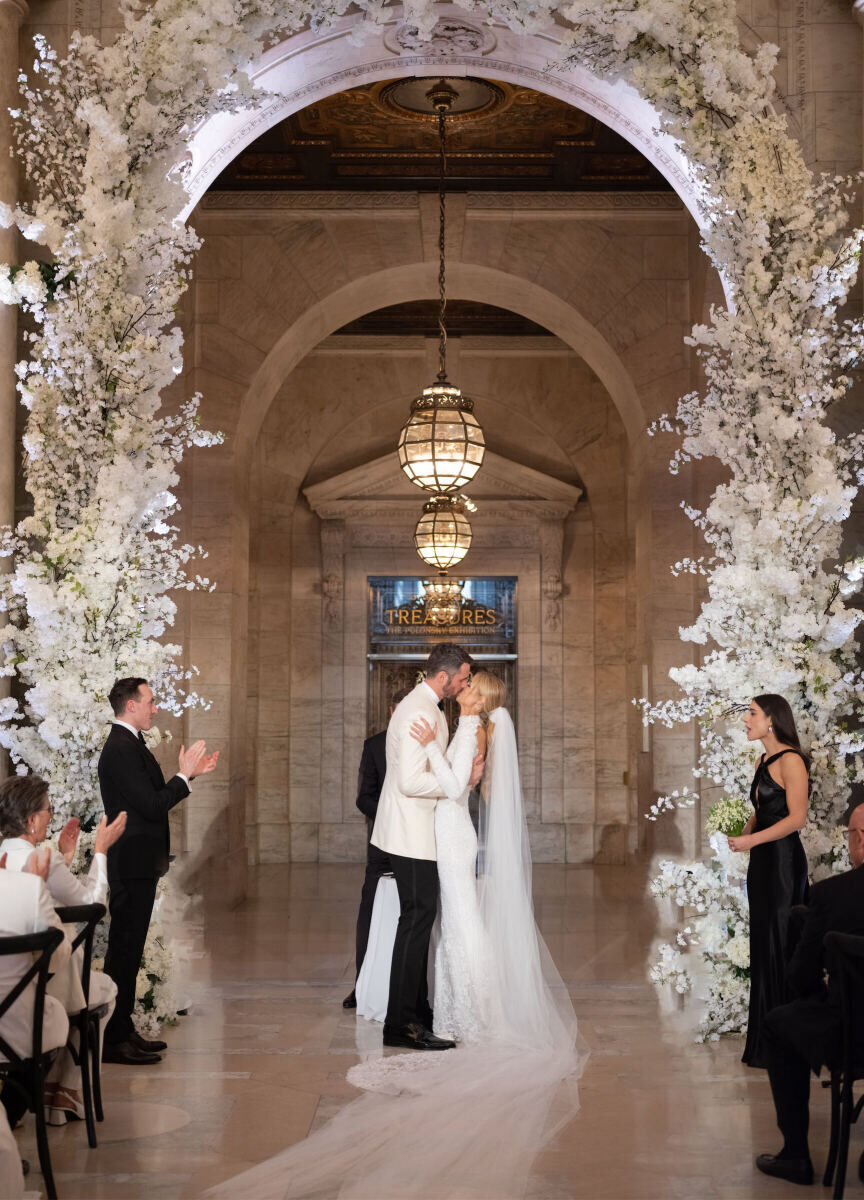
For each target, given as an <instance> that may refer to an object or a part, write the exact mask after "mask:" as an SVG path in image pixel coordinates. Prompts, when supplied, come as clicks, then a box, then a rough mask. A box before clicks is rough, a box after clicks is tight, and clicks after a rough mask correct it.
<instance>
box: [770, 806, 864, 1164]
mask: <svg viewBox="0 0 864 1200" xmlns="http://www.w3.org/2000/svg"><path fill="white" fill-rule="evenodd" d="M849 857H850V859H851V860H852V870H851V871H846V872H845V874H843V875H834V876H832V877H831V878H829V879H823V880H822V882H821V883H817V884H815V885H814V887H813V889H812V891H811V893H810V905H809V908H808V911H807V916H806V918H805V920H804V924H803V927H802V930H801V937H800V939H799V941H798V945H797V946H796V948H795V952H794V954H793V955H792V959H791V961H790V963H789V968H788V972H787V977H788V981H789V986H790V988H791V990H792V992H793V994H794V995H796V996H797V997H798V999H796V1000H793V1001H792V1002H791V1003H790V1004H781V1005H780V1006H779V1007H778V1008H774V1009H772V1010H771V1012H770V1013H769V1014H768V1016H767V1018H766V1021H765V1029H764V1034H765V1043H764V1044H765V1050H766V1057H767V1065H768V1078H769V1079H770V1081H771V1093H772V1095H773V1097H774V1107H775V1109H776V1110H777V1125H778V1126H779V1129H780V1132H781V1133H782V1134H783V1139H784V1140H783V1149H782V1150H781V1151H780V1153H779V1154H760V1155H759V1157H758V1158H757V1159H756V1166H757V1167H758V1168H759V1170H760V1171H763V1172H764V1173H765V1174H766V1175H774V1176H777V1178H779V1179H785V1180H787V1182H789V1183H801V1184H808V1183H812V1182H813V1164H812V1162H811V1161H810V1148H809V1145H808V1142H807V1131H808V1127H809V1123H810V1113H809V1103H810V1071H811V1070H812V1071H813V1072H814V1074H816V1075H818V1074H819V1072H820V1071H821V1069H822V1067H823V1065H828V1066H829V1067H830V1066H831V1065H832V1063H835V1062H836V1061H837V1058H838V1056H839V1053H840V1046H841V1017H840V998H839V996H838V995H837V991H836V988H835V987H834V986H832V982H831V980H829V981H828V987H827V988H826V987H825V982H824V974H823V971H824V955H823V946H822V942H823V939H824V937H825V934H826V933H831V932H838V933H851V934H856V935H858V936H864V870H861V865H862V863H864V804H859V805H858V807H857V808H855V809H853V811H852V816H851V817H850V819H849ZM861 1049H862V1052H864V1039H862V1046H861Z"/></svg>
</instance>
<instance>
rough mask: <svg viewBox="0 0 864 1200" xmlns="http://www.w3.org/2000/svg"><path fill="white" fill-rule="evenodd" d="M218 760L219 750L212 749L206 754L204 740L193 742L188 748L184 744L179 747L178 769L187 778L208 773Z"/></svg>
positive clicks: (214, 768)
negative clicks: (211, 751)
mask: <svg viewBox="0 0 864 1200" xmlns="http://www.w3.org/2000/svg"><path fill="white" fill-rule="evenodd" d="M218 761H219V751H218V750H214V751H213V753H212V754H208V753H207V743H206V742H204V741H198V742H193V743H192V745H191V746H190V747H189V749H188V750H187V749H186V747H185V746H181V747H180V757H179V762H178V766H179V771H180V774H181V775H185V776H186V778H187V779H189V780H192V779H195V778H196V777H197V776H198V775H209V774H210V772H211V771H215V770H216V764H217V762H218Z"/></svg>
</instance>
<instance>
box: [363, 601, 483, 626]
mask: <svg viewBox="0 0 864 1200" xmlns="http://www.w3.org/2000/svg"><path fill="white" fill-rule="evenodd" d="M500 619H501V618H500V614H499V613H498V612H497V611H496V610H495V609H494V608H486V607H485V606H484V605H482V604H471V603H466V604H463V605H462V608H461V610H460V612H459V616H458V618H457V619H456V620H455V621H448V622H441V621H438V620H435V618H434V617H433V616H432V614H431V613H429V612H428V611H427V610H426V605H425V604H419V605H417V606H416V607H412V608H385V609H384V623H385V626H386V628H387V629H388V630H390V629H393V628H394V627H400V626H405V625H433V626H436V627H437V628H439V629H440V628H442V627H444V628H449V629H456V628H459V627H461V626H464V625H471V626H473V627H474V628H476V627H477V626H478V625H485V626H490V625H492V626H494V625H497V624H498V623H499V621H500Z"/></svg>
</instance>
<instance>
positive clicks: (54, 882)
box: [0, 775, 126, 1125]
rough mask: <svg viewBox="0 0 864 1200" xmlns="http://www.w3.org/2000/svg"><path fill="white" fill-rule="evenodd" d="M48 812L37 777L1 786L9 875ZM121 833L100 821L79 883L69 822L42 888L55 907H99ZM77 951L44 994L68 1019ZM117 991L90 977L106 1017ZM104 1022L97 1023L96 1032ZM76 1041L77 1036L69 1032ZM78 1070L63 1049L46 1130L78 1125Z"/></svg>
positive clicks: (119, 821)
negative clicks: (86, 871) (110, 854)
mask: <svg viewBox="0 0 864 1200" xmlns="http://www.w3.org/2000/svg"><path fill="white" fill-rule="evenodd" d="M52 815H53V810H52V808H51V802H50V800H49V797H48V784H47V783H46V782H45V780H44V779H41V778H40V777H39V776H38V775H13V776H12V777H11V778H9V779H6V780H4V781H3V783H2V784H0V836H2V837H3V841H2V842H0V855H4V854H5V855H6V868H7V870H9V871H23V870H24V869H25V867H26V866H27V863H28V861H29V860H30V858H31V856H32V855H33V854H34V853H35V851H36V849H37V848H38V847H39V846H40V845H41V843H42V842H43V841H44V840H45V836H46V834H47V832H48V826H49V824H50V822H51V817H52ZM125 828H126V814H125V813H121V814H120V816H119V817H117V818H116V820H114V821H112V822H111V824H110V825H109V824H108V823H107V819H106V818H105V817H103V818H102V821H101V822H100V824H99V828H98V829H97V830H96V841H95V845H94V853H93V861H92V863H91V865H90V871H89V874H88V876H87V878H86V879H79V878H78V877H77V876H76V875H73V873H72V871H70V869H69V865H70V863H71V862H72V861H73V859H74V857H75V850H76V847H77V845H78V837H79V834H80V832H81V823H80V821H78V820H77V818H73V819H72V820H71V821H68V822H67V823H66V825H65V826H64V828H63V830H62V832H61V834H60V837H59V839H58V845H59V850H53V849H52V850H51V859H50V865H49V868H48V878H47V880H46V885H47V887H48V891H49V893H50V895H51V900H52V903H53V904H54V905H55V906H56V907H61V906H64V905H75V904H104V903H105V898H106V896H107V893H108V867H107V859H106V853H107V851H108V848H109V846H113V845H114V843H115V842H116V841H117V839H118V838H119V837H120V836H121V834H122V833H123V831H124V829H125ZM81 967H82V951H81V949H80V948H79V949H78V950H76V952H75V954H74V955H73V957H72V959H71V961H70V963H69V966H68V968H67V969H66V970H65V971H63V972H60V973H59V974H57V975H55V976H54V977H53V978H52V979H51V980H50V982H49V984H48V992H49V994H50V995H52V996H56V998H57V999H58V1000H60V1002H61V1003H62V1004H63V1006H64V1007H65V1009H66V1012H67V1013H76V1012H80V1011H81V1009H82V1008H83V1007H84V993H83V991H82V988H81ZM116 995H117V988H116V986H115V984H114V980H113V979H110V978H109V977H108V976H107V975H105V974H104V972H102V971H92V972H91V974H90V1006H91V1007H94V1008H95V1007H98V1006H99V1005H101V1004H107V1005H108V1007H109V1013H108V1015H109V1017H110V1015H111V1012H112V1011H113V1008H114V1000H115V997H116ZM106 1023H107V1022H102V1023H101V1025H100V1030H101V1029H104V1026H105V1024H106ZM73 1036H74V1037H76V1038H77V1033H76V1032H74V1031H73ZM80 1078H81V1076H80V1070H79V1068H78V1067H77V1066H76V1064H75V1061H74V1059H73V1058H72V1055H71V1054H70V1052H69V1050H68V1049H67V1048H64V1049H63V1050H61V1052H60V1054H58V1056H57V1058H56V1060H55V1062H54V1064H53V1066H52V1067H51V1070H50V1071H49V1073H48V1076H47V1078H46V1080H45V1100H46V1104H45V1108H46V1113H45V1116H46V1120H47V1121H48V1123H49V1124H51V1125H65V1124H66V1121H67V1120H70V1119H71V1120H83V1118H84V1104H83V1100H82V1097H81V1091H80V1088H79V1087H78V1086H77V1085H78V1084H79V1083H80Z"/></svg>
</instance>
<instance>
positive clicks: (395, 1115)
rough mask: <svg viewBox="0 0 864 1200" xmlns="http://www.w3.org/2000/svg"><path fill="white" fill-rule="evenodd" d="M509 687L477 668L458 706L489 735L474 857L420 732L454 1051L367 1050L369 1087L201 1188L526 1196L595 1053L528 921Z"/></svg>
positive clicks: (462, 814) (360, 1073) (453, 786)
mask: <svg viewBox="0 0 864 1200" xmlns="http://www.w3.org/2000/svg"><path fill="white" fill-rule="evenodd" d="M505 701H506V691H505V688H504V684H503V683H502V682H501V680H499V679H498V678H497V677H496V676H494V675H492V674H490V673H488V672H485V671H480V672H477V673H476V674H475V676H474V679H473V683H472V686H471V690H470V694H469V695H468V696H466V697H465V699H464V701H463V704H462V711H463V714H464V715H463V717H462V718H461V719H462V721H466V722H469V723H470V724H471V725H472V726H473V725H476V724H477V723H478V722H477V720H476V717H475V716H474V714H475V713H476V714H477V715H478V716H479V718H480V721H479V725H480V728H479V729H478V730H477V736H478V739H479V743H480V744H482V742H483V741H485V743H486V769H485V772H484V779H483V788H482V802H481V806H480V810H481V811H480V838H479V857H478V839H477V836H476V834H475V833H474V829H473V826H472V824H471V819H470V815H469V813H468V806H467V792H468V789H467V782H468V781H467V778H466V779H461V778H457V777H456V776H455V775H454V772H453V770H452V766H451V764H450V763H449V762H448V761H447V759H446V758H445V756H444V755H443V754H442V753H441V752H440V750H438V749H437V747H436V748H435V749H432V747H433V746H434V744H435V743H434V742H433V741H428V740H427V739H428V738H429V727H428V725H426V724H425V722H418V723H417V724H416V726H415V731H414V736H415V737H416V738H417V740H418V741H422V742H423V743H424V744H425V745H426V749H427V753H428V755H429V762H430V766H431V767H432V769H433V771H434V773H435V775H436V777H437V778H438V780H439V783H440V784H441V787H442V790H443V791H444V792H445V795H446V799H444V800H439V802H438V806H437V808H436V814H435V833H436V840H437V848H438V871H439V876H440V885H441V937H440V940H439V943H438V946H437V949H436V956H435V973H436V979H435V997H434V1014H435V1015H434V1020H435V1032H436V1033H446V1034H448V1035H450V1034H452V1035H454V1036H456V1037H458V1038H459V1039H460V1040H461V1042H462V1044H461V1045H460V1046H459V1048H457V1049H456V1050H452V1051H448V1052H446V1053H444V1054H433V1055H428V1054H416V1053H407V1054H395V1055H394V1054H390V1055H386V1056H385V1055H382V1054H380V1053H378V1054H377V1055H373V1056H370V1057H367V1058H366V1059H365V1061H363V1062H360V1063H359V1064H357V1065H356V1066H354V1067H352V1068H351V1069H350V1070H349V1072H348V1080H349V1082H351V1083H353V1084H354V1085H355V1086H357V1087H359V1088H362V1089H364V1090H365V1092H366V1094H365V1095H363V1096H362V1097H360V1098H359V1099H357V1100H355V1101H353V1102H352V1103H350V1104H348V1105H347V1106H346V1107H345V1108H343V1109H342V1110H341V1111H340V1112H339V1113H338V1114H337V1115H336V1116H335V1117H334V1118H333V1119H332V1120H331V1121H329V1122H328V1123H327V1124H326V1125H325V1126H323V1127H322V1128H321V1129H319V1130H317V1131H316V1132H315V1133H313V1134H312V1135H311V1136H309V1137H307V1138H306V1139H305V1141H303V1142H300V1143H298V1144H297V1145H294V1146H291V1147H289V1148H288V1149H287V1150H285V1151H283V1152H282V1153H281V1154H278V1155H276V1157H275V1158H272V1159H270V1160H269V1161H267V1162H265V1163H261V1164H259V1165H258V1166H254V1167H252V1168H251V1169H250V1170H248V1171H246V1172H244V1173H243V1174H242V1175H239V1176H237V1177H236V1178H234V1179H231V1180H229V1181H228V1182H227V1183H225V1184H222V1185H221V1186H219V1187H218V1188H216V1189H213V1191H211V1192H208V1193H207V1195H212V1196H225V1197H228V1196H232V1197H233V1196H237V1195H242V1196H243V1197H244V1200H300V1198H304V1200H305V1198H311V1197H316V1198H318V1197H320V1198H321V1200H323V1198H324V1197H328V1198H329V1197H340V1198H341V1200H348V1198H356V1200H360V1198H363V1200H373V1198H374V1200H385V1198H389V1200H410V1198H415V1200H448V1198H450V1197H452V1198H456V1197H459V1200H463V1198H467V1197H470V1198H471V1200H505V1198H508V1197H514V1198H515V1197H521V1196H523V1195H524V1193H525V1190H526V1187H527V1185H528V1178H529V1174H530V1171H531V1167H532V1164H533V1163H534V1160H535V1159H536V1157H537V1155H538V1154H539V1152H540V1150H541V1149H542V1148H543V1146H544V1145H546V1144H547V1143H548V1141H549V1140H550V1138H551V1137H552V1136H553V1135H554V1134H555V1132H556V1131H557V1130H558V1129H560V1128H562V1127H563V1126H564V1125H565V1124H567V1123H568V1122H569V1121H570V1120H571V1119H572V1118H573V1116H574V1115H575V1114H576V1112H577V1111H578V1107H579V1102H578V1091H577V1087H576V1083H577V1080H578V1078H579V1075H580V1074H581V1069H582V1067H583V1065H584V1062H585V1059H586V1057H587V1055H586V1054H585V1052H584V1050H583V1048H582V1047H581V1046H580V1045H579V1044H578V1039H577V1025H576V1017H575V1014H574V1011H573V1006H572V1003H571V1001H570V996H569V993H568V991H567V988H566V986H565V985H564V983H563V981H562V980H561V977H560V975H559V974H558V972H557V970H556V969H555V966H554V964H553V962H552V959H551V957H550V955H549V953H548V951H547V949H546V946H545V944H544V942H543V939H542V937H541V936H540V933H539V930H538V929H537V926H536V923H535V920H534V909H533V903H532V898H531V854H530V850H529V846H528V829H527V824H526V820H525V814H524V810H523V805H522V790H521V786H520V782H519V760H518V754H517V749H516V735H515V730H514V728H513V722H512V720H511V717H510V714H509V712H508V711H507V709H506V707H505ZM424 726H425V728H424ZM478 862H479V866H480V869H479V877H478V876H475V864H477V863H478Z"/></svg>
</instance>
